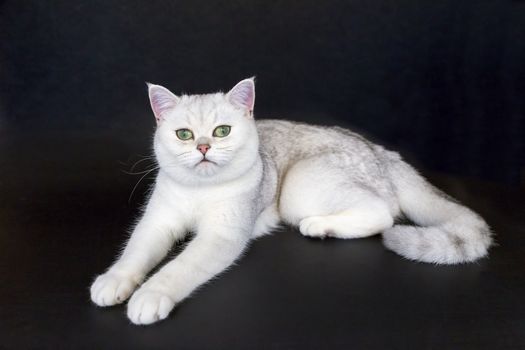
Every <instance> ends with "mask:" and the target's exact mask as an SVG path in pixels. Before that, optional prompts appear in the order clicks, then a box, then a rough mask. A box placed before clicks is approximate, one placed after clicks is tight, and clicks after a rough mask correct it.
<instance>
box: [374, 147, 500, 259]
mask: <svg viewBox="0 0 525 350" xmlns="http://www.w3.org/2000/svg"><path fill="white" fill-rule="evenodd" d="M382 153H383V156H385V157H386V158H387V159H386V164H387V171H388V173H389V177H390V179H391V181H392V183H393V185H394V190H395V192H396V195H397V198H398V201H399V205H400V208H401V211H402V212H403V213H404V214H405V215H406V216H407V217H408V218H409V219H410V220H411V221H413V222H414V223H416V224H417V225H418V226H407V225H395V226H393V227H392V228H390V229H388V230H386V231H384V232H383V242H384V244H385V246H386V247H387V248H388V249H390V250H392V251H394V252H396V253H398V254H400V255H402V256H404V257H405V258H408V259H412V260H417V261H423V262H428V263H436V264H457V263H463V262H471V261H474V260H476V259H478V258H481V257H483V256H485V255H487V251H488V248H489V247H490V246H491V245H492V243H493V239H492V233H491V231H490V228H489V226H488V225H487V223H486V222H485V221H484V220H483V219H482V218H481V217H480V216H479V215H478V214H476V213H475V212H473V211H472V210H470V209H469V208H467V207H465V206H463V205H461V204H459V203H458V202H456V201H455V200H454V199H452V198H450V197H448V196H447V195H446V194H444V193H442V192H441V191H440V190H438V189H437V188H435V187H434V186H432V185H431V184H430V183H428V182H427V181H426V180H425V179H424V178H423V177H422V176H421V175H419V173H418V172H417V171H416V170H415V169H414V168H412V167H411V166H410V165H408V164H407V163H405V162H404V161H403V160H402V159H401V157H400V156H399V155H398V154H397V153H394V152H387V151H383V152H382Z"/></svg>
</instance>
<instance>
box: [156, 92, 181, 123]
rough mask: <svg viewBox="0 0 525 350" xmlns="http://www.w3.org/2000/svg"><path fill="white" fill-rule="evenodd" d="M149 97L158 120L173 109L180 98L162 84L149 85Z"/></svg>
mask: <svg viewBox="0 0 525 350" xmlns="http://www.w3.org/2000/svg"><path fill="white" fill-rule="evenodd" d="M149 99H150V103H151V109H152V110H153V113H154V114H155V118H156V119H157V121H160V120H161V119H162V118H163V115H164V114H165V113H166V112H169V111H171V110H172V109H173V108H174V107H175V106H176V105H177V102H178V100H179V98H178V97H177V96H175V95H174V94H172V93H171V92H170V91H169V90H168V89H166V88H164V87H162V86H160V85H152V84H151V85H149Z"/></svg>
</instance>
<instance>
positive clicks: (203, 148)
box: [197, 145, 211, 154]
mask: <svg viewBox="0 0 525 350" xmlns="http://www.w3.org/2000/svg"><path fill="white" fill-rule="evenodd" d="M210 148H211V146H210V145H198V146H197V149H198V150H199V152H201V153H202V154H206V152H208V150H209V149H210Z"/></svg>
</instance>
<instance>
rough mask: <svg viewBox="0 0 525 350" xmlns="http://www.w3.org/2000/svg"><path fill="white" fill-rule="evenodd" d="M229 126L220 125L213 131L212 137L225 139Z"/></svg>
mask: <svg viewBox="0 0 525 350" xmlns="http://www.w3.org/2000/svg"><path fill="white" fill-rule="evenodd" d="M231 128H232V127H231V126H229V125H220V126H218V127H216V128H215V130H213V136H215V137H225V136H228V135H229V134H230V130H231Z"/></svg>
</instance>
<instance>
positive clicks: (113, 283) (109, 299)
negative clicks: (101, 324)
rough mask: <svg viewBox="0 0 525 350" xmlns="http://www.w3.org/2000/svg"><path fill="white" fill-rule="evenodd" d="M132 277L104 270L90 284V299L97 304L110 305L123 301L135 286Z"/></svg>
mask: <svg viewBox="0 0 525 350" xmlns="http://www.w3.org/2000/svg"><path fill="white" fill-rule="evenodd" d="M137 284H138V283H137V282H136V280H135V279H133V278H132V277H130V276H128V275H125V274H119V273H115V272H106V273H104V274H102V275H100V276H98V277H97V278H96V279H95V282H93V284H92V285H91V300H92V301H93V302H94V303H95V304H97V305H98V306H111V305H115V304H120V303H122V302H123V301H125V300H126V299H127V298H129V296H130V295H131V293H133V291H134V290H135V288H136V287H137Z"/></svg>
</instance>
